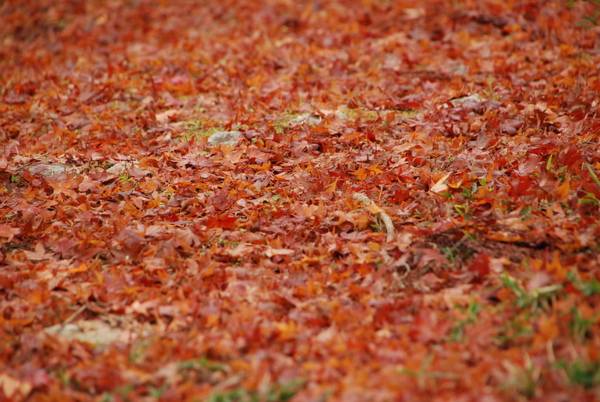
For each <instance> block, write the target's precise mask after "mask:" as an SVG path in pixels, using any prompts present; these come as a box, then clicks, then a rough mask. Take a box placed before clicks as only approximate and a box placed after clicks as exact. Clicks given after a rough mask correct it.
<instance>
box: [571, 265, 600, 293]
mask: <svg viewBox="0 0 600 402" xmlns="http://www.w3.org/2000/svg"><path fill="white" fill-rule="evenodd" d="M567 279H568V280H569V281H570V282H571V283H572V284H573V286H575V288H576V289H577V290H579V291H580V292H581V293H583V294H584V295H586V296H594V295H597V294H600V282H598V280H597V279H596V278H591V279H589V280H587V281H586V280H582V279H581V278H580V277H579V275H577V272H575V271H570V272H569V273H567Z"/></svg>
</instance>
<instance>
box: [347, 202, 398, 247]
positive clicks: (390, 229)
mask: <svg viewBox="0 0 600 402" xmlns="http://www.w3.org/2000/svg"><path fill="white" fill-rule="evenodd" d="M352 198H353V199H354V200H358V201H360V202H361V203H362V204H363V205H365V206H367V207H369V206H370V208H369V211H371V212H373V213H374V214H376V216H377V217H379V219H381V221H382V222H383V224H384V225H385V232H386V233H387V237H386V241H388V242H389V241H392V240H393V238H394V234H395V233H396V229H395V228H394V223H393V222H392V218H390V216H389V215H388V214H387V213H385V211H384V210H383V209H381V207H379V206H378V205H377V204H375V203H374V202H373V200H372V199H370V198H369V197H367V196H366V195H364V194H361V193H354V194H353V195H352Z"/></svg>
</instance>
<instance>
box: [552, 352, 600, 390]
mask: <svg viewBox="0 0 600 402" xmlns="http://www.w3.org/2000/svg"><path fill="white" fill-rule="evenodd" d="M557 365H558V367H560V368H561V369H563V370H564V371H565V373H566V374H567V378H568V379H569V382H570V383H571V385H574V386H577V385H579V386H582V387H584V388H587V389H590V388H594V387H597V386H600V362H599V361H585V360H579V359H578V360H575V361H572V362H570V363H567V362H565V361H564V360H561V361H559V362H558V363H557Z"/></svg>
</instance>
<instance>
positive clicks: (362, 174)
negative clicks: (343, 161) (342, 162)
mask: <svg viewBox="0 0 600 402" xmlns="http://www.w3.org/2000/svg"><path fill="white" fill-rule="evenodd" d="M350 174H352V175H354V176H356V178H357V179H358V180H364V179H366V178H367V177H368V176H369V171H368V170H367V169H365V168H362V167H361V168H360V169H358V170H357V171H355V172H352V173H350Z"/></svg>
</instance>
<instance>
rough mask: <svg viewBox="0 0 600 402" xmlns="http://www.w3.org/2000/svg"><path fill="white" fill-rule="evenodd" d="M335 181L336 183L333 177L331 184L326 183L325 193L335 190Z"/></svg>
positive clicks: (336, 180)
mask: <svg viewBox="0 0 600 402" xmlns="http://www.w3.org/2000/svg"><path fill="white" fill-rule="evenodd" d="M337 183H338V179H335V181H334V182H333V183H331V184H328V185H327V186H325V192H326V193H333V192H334V191H335V188H336V187H337Z"/></svg>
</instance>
